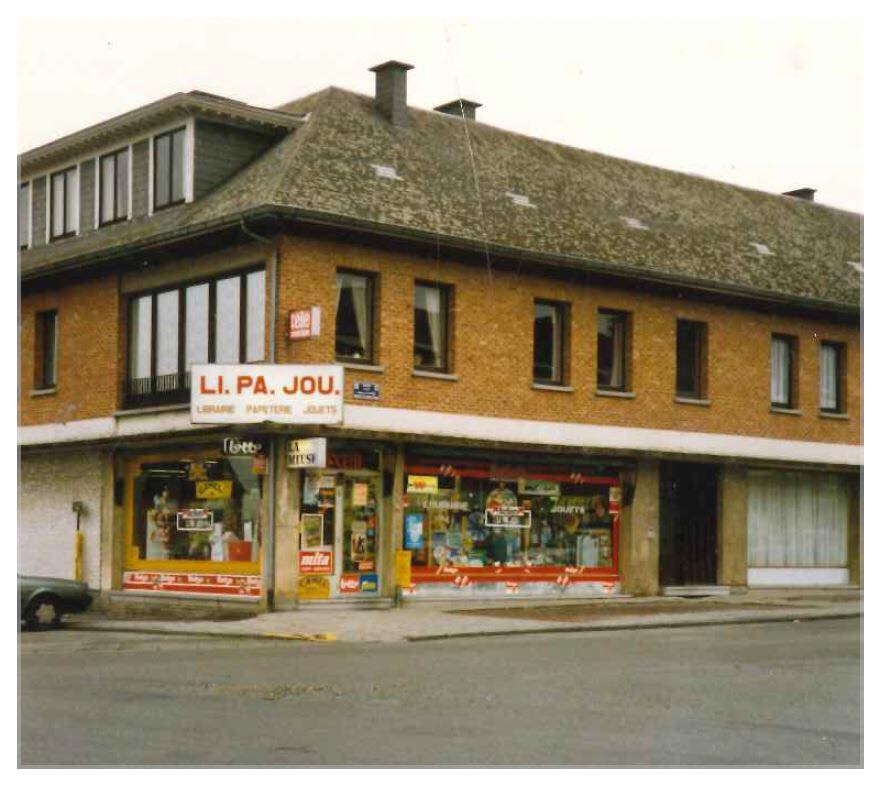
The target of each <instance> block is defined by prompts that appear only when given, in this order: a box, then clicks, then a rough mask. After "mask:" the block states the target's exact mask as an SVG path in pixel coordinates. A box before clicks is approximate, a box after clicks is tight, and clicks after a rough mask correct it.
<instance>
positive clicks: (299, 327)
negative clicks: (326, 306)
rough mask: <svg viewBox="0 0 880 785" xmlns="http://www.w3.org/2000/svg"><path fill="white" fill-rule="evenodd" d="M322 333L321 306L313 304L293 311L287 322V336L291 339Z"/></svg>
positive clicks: (301, 338)
mask: <svg viewBox="0 0 880 785" xmlns="http://www.w3.org/2000/svg"><path fill="white" fill-rule="evenodd" d="M320 334H321V307H320V306H318V305H313V306H312V307H311V308H302V309H300V310H298V311H291V312H290V317H289V320H288V324H287V337H288V338H290V340H291V341H301V340H303V339H304V338H313V337H316V336H318V335H320Z"/></svg>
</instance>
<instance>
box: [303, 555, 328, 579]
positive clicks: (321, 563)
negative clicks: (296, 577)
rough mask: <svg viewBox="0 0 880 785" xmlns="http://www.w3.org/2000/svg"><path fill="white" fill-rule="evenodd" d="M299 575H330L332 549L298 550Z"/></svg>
mask: <svg viewBox="0 0 880 785" xmlns="http://www.w3.org/2000/svg"><path fill="white" fill-rule="evenodd" d="M299 574H300V575H332V574H333V552H332V551H300V552H299Z"/></svg>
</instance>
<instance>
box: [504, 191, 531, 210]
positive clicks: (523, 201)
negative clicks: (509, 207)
mask: <svg viewBox="0 0 880 785" xmlns="http://www.w3.org/2000/svg"><path fill="white" fill-rule="evenodd" d="M504 195H505V196H507V197H509V198H510V201H511V202H513V203H514V204H515V205H516V206H517V207H537V206H538V205H536V204H532V202H531V200H530V199H529V197H528V196H526V195H525V194H515V193H513V192H512V191H508V192H507V193H506V194H504Z"/></svg>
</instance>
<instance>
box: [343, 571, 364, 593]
mask: <svg viewBox="0 0 880 785" xmlns="http://www.w3.org/2000/svg"><path fill="white" fill-rule="evenodd" d="M360 578H361V576H360V575H343V576H341V577H340V578H339V591H341V592H342V593H343V594H351V593H353V592H357V591H360V586H361V581H360Z"/></svg>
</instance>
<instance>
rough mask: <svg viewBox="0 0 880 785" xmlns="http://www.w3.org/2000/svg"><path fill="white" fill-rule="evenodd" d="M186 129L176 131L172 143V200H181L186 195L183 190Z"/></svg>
mask: <svg viewBox="0 0 880 785" xmlns="http://www.w3.org/2000/svg"><path fill="white" fill-rule="evenodd" d="M184 147H185V145H184V131H183V129H181V130H179V131H175V132H174V134H173V137H172V145H171V157H172V164H171V201H172V202H179V201H181V200H182V199H183V197H184V192H183V151H184Z"/></svg>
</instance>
